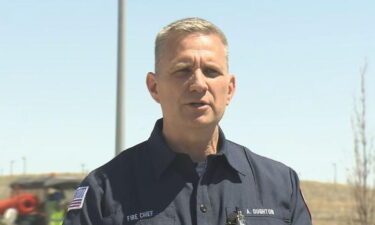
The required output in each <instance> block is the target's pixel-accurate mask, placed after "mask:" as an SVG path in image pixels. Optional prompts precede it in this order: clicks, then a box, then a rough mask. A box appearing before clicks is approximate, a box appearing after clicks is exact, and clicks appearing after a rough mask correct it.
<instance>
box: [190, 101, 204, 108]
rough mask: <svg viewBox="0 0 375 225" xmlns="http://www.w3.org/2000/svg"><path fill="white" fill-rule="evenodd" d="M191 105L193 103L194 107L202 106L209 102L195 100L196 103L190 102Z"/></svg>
mask: <svg viewBox="0 0 375 225" xmlns="http://www.w3.org/2000/svg"><path fill="white" fill-rule="evenodd" d="M190 105H192V106H194V107H201V106H205V105H207V104H206V103H201V102H199V103H196V102H194V103H190Z"/></svg>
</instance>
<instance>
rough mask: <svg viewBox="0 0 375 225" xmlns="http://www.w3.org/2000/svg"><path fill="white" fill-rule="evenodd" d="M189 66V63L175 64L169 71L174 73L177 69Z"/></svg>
mask: <svg viewBox="0 0 375 225" xmlns="http://www.w3.org/2000/svg"><path fill="white" fill-rule="evenodd" d="M190 66H191V63H190V62H178V63H176V64H174V65H173V66H172V67H171V70H172V71H176V70H179V69H184V68H186V67H190Z"/></svg>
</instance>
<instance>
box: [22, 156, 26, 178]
mask: <svg viewBox="0 0 375 225" xmlns="http://www.w3.org/2000/svg"><path fill="white" fill-rule="evenodd" d="M22 167H23V168H22V170H23V175H25V174H26V157H25V156H23V157H22Z"/></svg>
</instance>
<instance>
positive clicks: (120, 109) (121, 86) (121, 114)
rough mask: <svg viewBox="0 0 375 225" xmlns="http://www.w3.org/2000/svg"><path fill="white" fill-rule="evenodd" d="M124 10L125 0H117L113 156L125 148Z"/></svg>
mask: <svg viewBox="0 0 375 225" xmlns="http://www.w3.org/2000/svg"><path fill="white" fill-rule="evenodd" d="M125 12H126V0H118V34H117V35H118V39H117V105H116V108H117V109H116V146H115V156H116V155H118V154H119V153H120V152H121V151H123V150H125V36H126V35H125V28H126V22H125Z"/></svg>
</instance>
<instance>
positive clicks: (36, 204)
mask: <svg viewBox="0 0 375 225" xmlns="http://www.w3.org/2000/svg"><path fill="white" fill-rule="evenodd" d="M80 182H81V179H80V178H77V177H62V176H61V177H56V176H46V177H39V178H20V179H17V180H15V181H14V182H12V183H11V184H10V188H11V196H10V198H9V199H7V200H4V201H0V215H2V214H4V212H5V211H6V210H7V209H10V208H14V209H16V211H17V212H18V217H17V220H16V224H17V225H61V224H62V219H63V217H64V215H65V211H66V209H67V206H68V204H69V203H70V201H71V198H72V196H73V193H74V190H75V189H76V188H77V187H78V185H79V184H80Z"/></svg>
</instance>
